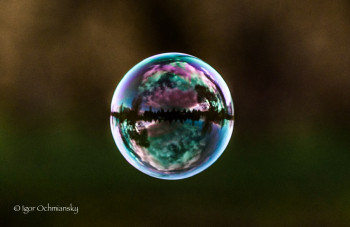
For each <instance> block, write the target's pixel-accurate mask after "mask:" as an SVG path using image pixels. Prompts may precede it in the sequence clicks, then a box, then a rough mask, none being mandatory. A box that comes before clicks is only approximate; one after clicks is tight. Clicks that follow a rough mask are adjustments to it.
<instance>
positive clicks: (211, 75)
mask: <svg viewBox="0 0 350 227" xmlns="http://www.w3.org/2000/svg"><path fill="white" fill-rule="evenodd" d="M233 112H234V111H233V103H232V98H231V95H230V91H229V89H228V87H227V85H226V83H225V81H224V80H223V79H222V77H221V76H220V74H219V73H218V72H216V71H215V69H213V68H212V67H211V66H210V65H208V64H207V63H205V62H204V61H202V60H200V59H198V58H196V57H194V56H191V55H187V54H181V53H165V54H159V55H155V56H152V57H150V58H147V59H145V60H143V61H141V62H140V63H138V64H137V65H135V66H134V67H133V68H132V69H131V70H130V71H129V72H128V73H127V74H126V75H125V76H124V78H123V79H122V80H121V81H120V83H119V84H118V86H117V88H116V90H115V93H114V95H113V99H112V104H111V118H110V120H111V129H112V134H113V137H114V140H115V142H116V144H117V147H118V148H119V150H120V152H121V153H122V155H123V156H124V157H125V159H126V160H127V161H128V162H129V163H130V164H131V165H133V166H134V167H135V168H136V169H138V170H140V171H141V172H143V173H145V174H148V175H150V176H152V177H156V178H161V179H169V180H175V179H183V178H187V177H191V176H193V175H195V174H197V173H199V172H201V171H203V170H204V169H206V168H208V167H209V166H210V165H211V164H213V163H214V162H215V161H216V160H217V159H218V158H219V156H220V155H221V154H222V153H223V151H224V149H225V148H226V146H227V144H228V142H229V140H230V137H231V134H232V131H233Z"/></svg>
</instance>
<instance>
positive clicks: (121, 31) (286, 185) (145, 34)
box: [0, 0, 350, 226]
mask: <svg viewBox="0 0 350 227" xmlns="http://www.w3.org/2000/svg"><path fill="white" fill-rule="evenodd" d="M349 22H350V4H349V1H347V0H335V1H318V0H309V1H292V0H286V1H276V0H260V1H258V0H248V1H238V0H237V1H213V0H202V1H185V0H177V1H136V0H130V1H112V0H110V1H108V0H106V1H98V0H90V1H84V0H77V1H69V0H61V1H44V0H26V1H19V0H3V1H1V2H0V195H1V198H0V199H1V200H0V225H1V226H5V225H16V224H24V223H27V224H33V225H34V224H35V225H40V224H43V225H46V226H47V225H49V226H62V225H74V226H83V225H84V226H108V225H111V226H112V225H114V226H347V225H350V181H349V179H350V149H349V147H350V146H349V145H350V143H349V132H350V131H349V129H350V119H349V115H350V105H349V99H350V76H349V75H350V64H349V62H350V41H349V40H350V26H349ZM162 52H184V53H188V54H191V55H194V56H197V57H199V58H201V59H202V60H204V61H206V62H207V63H209V64H210V65H211V66H213V67H214V68H215V69H216V70H217V71H218V72H220V73H221V75H222V76H223V77H224V79H225V80H226V82H227V84H228V86H229V87H230V89H231V94H232V97H233V100H234V104H235V119H236V121H235V129H234V133H233V137H232V139H231V141H230V143H229V146H228V148H227V149H226V151H225V152H224V154H223V155H222V156H221V157H220V158H219V160H218V161H217V162H216V163H215V164H214V165H213V166H211V167H210V168H209V169H207V170H206V171H204V172H202V173H200V174H199V175H196V176H194V177H192V178H188V179H185V180H180V181H164V180H159V179H155V178H151V177H148V176H146V175H144V174H142V173H141V172H139V171H137V170H136V169H134V168H133V167H132V166H130V165H129V164H128V163H127V162H126V161H125V160H124V158H123V157H122V155H121V154H120V153H119V151H118V150H117V148H116V146H115V144H114V141H113V139H112V135H111V132H110V128H109V114H110V113H109V111H110V102H111V98H112V95H113V92H114V89H115V87H116V86H117V84H118V83H119V81H120V79H121V78H122V76H123V75H124V74H125V73H126V72H127V71H128V70H129V69H130V68H131V67H132V66H134V65H135V64H136V63H138V62H139V61H141V60H142V59H144V58H146V57H149V56H151V55H154V54H158V53H162ZM47 203H50V205H52V206H55V205H60V206H69V204H70V203H72V204H73V205H74V206H78V207H79V214H77V215H74V214H72V213H70V212H46V213H43V212H42V213H40V212H35V213H29V214H27V215H24V214H22V213H20V212H14V211H13V206H14V205H25V206H38V205H41V204H44V205H45V204H47Z"/></svg>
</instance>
